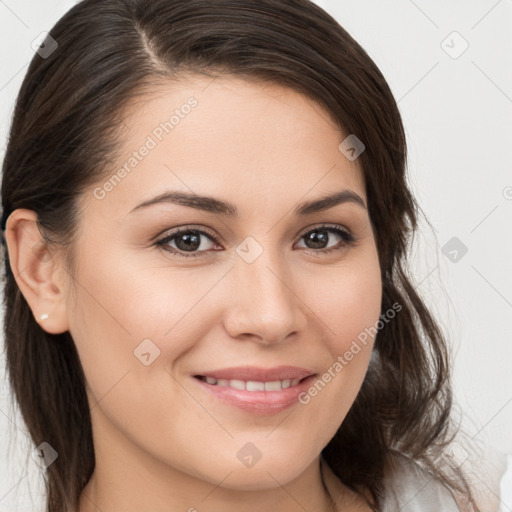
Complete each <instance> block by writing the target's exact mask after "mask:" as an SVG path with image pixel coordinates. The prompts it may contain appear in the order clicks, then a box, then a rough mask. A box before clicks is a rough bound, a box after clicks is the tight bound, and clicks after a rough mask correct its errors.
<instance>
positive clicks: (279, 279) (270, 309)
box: [229, 237, 304, 343]
mask: <svg viewBox="0 0 512 512" xmlns="http://www.w3.org/2000/svg"><path fill="white" fill-rule="evenodd" d="M270 238H271V237H266V238H265V240H266V241H267V242H266V243H265V245H264V243H260V242H259V241H257V240H256V239H255V238H253V237H247V238H246V239H245V240H244V241H243V242H242V243H241V244H240V245H239V246H238V247H237V248H236V252H237V257H236V258H235V263H234V269H233V276H232V286H233V287H234V289H233V290H232V294H233V296H234V297H235V298H236V301H235V307H234V308H232V311H231V315H230V322H229V328H230V329H231V334H232V335H233V336H236V335H239V334H255V335H258V336H259V337H261V339H262V340H264V341H266V342H267V343H270V342H278V341H279V340H281V339H284V338H285V337H286V336H287V335H288V334H290V333H291V332H294V331H297V330H301V329H302V328H303V327H304V324H303V321H301V319H302V320H303V317H302V313H301V308H300V304H299V303H300V301H299V300H298V298H297V296H296V294H295V292H294V283H293V278H292V273H291V272H290V267H288V266H287V264H286V262H285V261H284V259H283V257H282V255H281V254H280V252H279V249H278V248H276V247H270V242H269V240H270Z"/></svg>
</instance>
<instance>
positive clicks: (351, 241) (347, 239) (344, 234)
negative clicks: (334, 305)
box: [155, 225, 357, 258]
mask: <svg viewBox="0 0 512 512" xmlns="http://www.w3.org/2000/svg"><path fill="white" fill-rule="evenodd" d="M314 231H327V232H329V233H335V234H337V235H339V236H340V238H341V239H342V241H343V242H342V244H341V246H339V247H331V248H329V249H318V250H315V249H306V250H308V251H311V252H314V253H321V254H328V253H331V252H333V251H340V250H342V249H344V248H345V247H350V246H354V245H355V244H356V242H357V240H356V238H355V237H354V236H353V235H352V234H351V233H349V232H348V231H346V230H345V229H343V228H342V227H341V226H326V225H320V226H316V227H314V228H313V229H310V230H309V231H306V232H305V233H304V234H303V235H301V237H300V239H302V238H304V237H305V236H306V235H308V234H309V233H312V232H314ZM191 232H193V233H195V234H200V235H205V236H207V237H208V238H210V239H211V240H212V241H213V242H214V243H216V244H217V245H219V242H218V240H217V237H216V236H215V235H214V234H213V233H211V232H209V231H207V230H203V229H196V228H191V227H188V226H186V227H184V228H179V229H177V230H176V231H173V232H172V233H170V234H168V235H167V236H165V237H164V238H161V239H160V240H157V241H156V242H155V245H156V246H158V247H159V248H161V249H163V250H164V251H166V252H170V253H172V254H175V255H177V256H182V257H184V258H194V257H196V256H200V255H201V254H203V253H205V252H208V251H196V252H190V253H189V254H186V253H184V252H183V251H180V250H179V249H178V250H177V249H173V248H169V247H168V246H167V245H166V244H167V243H168V242H170V241H171V240H173V239H174V238H176V237H179V236H180V235H183V234H185V233H191Z"/></svg>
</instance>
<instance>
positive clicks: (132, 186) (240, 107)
mask: <svg viewBox="0 0 512 512" xmlns="http://www.w3.org/2000/svg"><path fill="white" fill-rule="evenodd" d="M346 135H347V134H344V133H342V132H341V131H340V130H339V129H338V127H337V125H336V124H335V123H334V122H333V120H332V118H331V117H330V114H329V113H328V112H327V111H325V110H324V109H323V108H322V107H321V106H320V105H318V104H317V103H316V102H313V101H312V100H310V99H308V98H307V97H305V96H304V95H301V94H299V93H298V92H296V91H294V90H292V89H289V88H286V87H283V86H280V85H277V84H274V83H268V82H265V83H263V82H262V81H246V80H243V79H241V78H236V77H235V78H234V77H225V76H222V77H218V78H216V79H212V78H209V77H203V76H197V75H194V76H189V77H185V78H184V79H181V80H180V81H179V82H172V83H171V82H169V83H168V84H166V83H163V84H158V85H156V86H155V87H154V88H153V89H152V90H150V91H148V92H147V93H146V94H145V95H144V96H139V97H138V98H137V99H136V100H135V101H133V102H132V103H130V104H129V105H128V108H127V109H126V111H125V112H124V120H123V126H122V128H121V130H120V143H121V151H120V153H119V158H118V161H117V162H116V163H115V165H114V166H112V167H110V169H109V172H107V173H106V175H105V177H104V178H103V179H102V180H101V182H99V183H98V184H97V185H96V187H98V186H99V187H101V188H102V190H105V191H106V193H105V197H104V199H102V200H101V201H98V200H96V201H95V200H94V196H93V195H92V194H91V193H89V194H88V195H87V197H85V198H84V199H85V201H86V203H87V205H88V206H92V207H93V209H97V208H99V209H103V210H110V214H112V211H113V210H115V211H116V214H117V215H119V216H125V215H126V214H127V213H128V212H129V211H130V210H131V209H132V208H133V207H134V206H135V204H138V203H140V202H142V201H144V200H146V199H149V198H150V197H152V196H154V195H157V194H159V193H162V192H164V191H166V190H182V191H187V192H195V193H202V194H208V195H212V196H216V197H219V198H227V196H229V201H230V202H235V203H240V209H241V210H242V213H243V208H244V205H246V206H247V208H250V209H253V208H254V207H258V209H259V210H260V211H261V210H263V209H269V211H270V210H273V209H274V208H273V207H274V206H281V208H282V207H283V205H284V204H288V203H289V204H292V203H296V202H297V201H298V200H299V199H300V198H303V199H309V198H314V197H319V196H323V195H325V194H326V192H333V191H338V190H342V189H345V188H349V189H351V190H354V191H356V192H357V193H358V194H359V195H361V197H363V198H364V199H365V200H366V196H365V189H364V179H363V174H362V170H361V168H360V166H359V164H358V161H357V160H356V161H350V160H349V159H347V158H346V157H345V155H344V154H343V153H342V152H341V151H340V150H339V145H340V143H341V142H342V140H343V139H344V138H345V137H346ZM237 197H238V198H239V199H238V200H237ZM94 203H96V204H94Z"/></svg>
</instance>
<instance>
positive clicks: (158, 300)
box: [6, 76, 382, 512]
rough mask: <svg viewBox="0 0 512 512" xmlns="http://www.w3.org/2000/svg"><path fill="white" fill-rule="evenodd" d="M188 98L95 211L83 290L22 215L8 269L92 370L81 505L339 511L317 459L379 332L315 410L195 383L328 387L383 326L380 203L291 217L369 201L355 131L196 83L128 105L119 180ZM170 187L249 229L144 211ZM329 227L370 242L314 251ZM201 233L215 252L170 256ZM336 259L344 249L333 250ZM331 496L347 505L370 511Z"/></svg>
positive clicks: (297, 107)
mask: <svg viewBox="0 0 512 512" xmlns="http://www.w3.org/2000/svg"><path fill="white" fill-rule="evenodd" d="M191 96H193V97H194V98H196V99H197V101H198V104H197V106H196V107H195V108H194V109H192V111H191V112H190V114H189V115H187V116H186V117H184V118H183V119H181V120H180V123H179V124H178V125H177V126H176V127H175V128H174V129H173V130H172V132H170V133H169V134H166V135H165V136H164V137H163V139H162V141H160V142H159V143H158V145H157V146H156V147H155V148H154V149H152V150H151V151H150V152H149V154H148V155H147V156H146V157H145V158H144V159H143V160H142V161H140V162H139V163H138V165H137V166H136V167H135V168H134V169H133V170H132V171H131V172H130V173H129V174H127V175H126V177H124V179H123V180H121V182H120V183H118V184H117V185H116V186H115V187H114V188H113V190H111V191H110V192H108V194H106V196H105V197H104V198H103V199H97V198H96V197H95V196H94V194H93V188H91V189H90V190H89V191H88V192H86V193H84V194H83V196H82V197H81V198H80V201H81V205H82V206H83V210H82V212H81V217H80V220H79V225H78V229H79V236H78V239H77V246H76V249H77V255H78V256H77V258H78V259H77V266H76V269H74V270H75V273H74V274H73V278H71V276H70V274H69V273H68V269H66V267H65V265H64V259H63V253H62V251H54V250H53V249H52V248H49V247H48V248H45V247H43V246H41V244H40V243H38V242H39V241H40V239H41V237H40V233H39V231H38V230H37V226H36V223H35V220H36V218H37V217H36V214H35V213H34V212H33V211H30V210H25V209H19V210H16V211H15V212H13V213H12V214H11V216H10V217H9V219H8V222H7V232H6V239H7V244H8V249H9V258H10V263H11V268H13V271H14V273H15V276H16V281H17V283H18V285H19V287H20V289H21V291H22V293H23V295H24V296H25V298H26V299H27V301H28V303H29V305H30V307H31V309H32V312H33V314H34V317H35V318H36V320H37V321H38V322H39V323H40V325H41V327H42V328H43V329H45V330H46V331H48V332H51V333H61V332H65V331H66V330H69V331H70V333H71V335H72V337H73V339H74V341H75V343H76V346H77V349H78V353H79V357H80V360H81V363H82V365H83V368H84V372H85V375H86V379H87V393H88V397H89V403H90V407H91V416H92V424H93V437H94V446H95V453H96V467H95V471H94V474H93V477H92V478H91V480H90V481H89V483H88V485H87V486H86V488H85V489H84V492H83V493H82V497H81V501H80V508H79V510H80V512H89V511H97V510H102V511H104V512H107V511H108V512H112V511H123V512H131V511H140V510H151V511H152V512H160V511H162V512H163V511H164V510H165V511H166V512H168V511H169V510H173V511H174V510H176V511H178V510H179V511H190V512H193V511H194V510H197V511H199V512H203V511H208V512H232V511H235V510H236V511H237V512H240V510H243V511H247V512H255V511H259V510H280V511H282V512H298V511H303V510H319V511H329V510H332V509H331V506H330V504H329V499H328V496H327V495H326V493H325V490H324V489H323V486H322V483H321V477H320V466H319V455H320V452H321V450H322V449H323V448H324V447H325V446H326V445H327V443H328V442H329V440H330V439H331V438H332V437H333V435H334V434H335V432H336V431H337V429H338V428H339V426H340V424H341V423H342V422H343V420H344V418H345V416H346V414H347V412H348V410H349V408H350V407H351V405H352V403H353V401H354V399H355V397H356V396H357V393H358V391H359V389H360V386H361V384H362V381H363V379H364V376H365V373H366V370H367V367H368V363H369V358H370V354H371V349H372V346H373V339H372V338H369V339H368V344H367V345H366V346H363V347H362V350H361V351H360V352H359V353H358V354H357V355H355V356H354V358H353V359H352V360H351V361H350V362H349V363H348V364H347V365H346V366H344V367H343V370H342V371H340V372H339V373H337V374H336V377H335V378H333V379H332V380H331V382H329V384H328V385H326V386H325V387H324V389H322V390H321V391H320V392H319V393H318V394H317V396H315V397H314V398H312V399H311V401H310V402H309V403H308V404H304V405H303V404H299V403H297V404H295V405H293V406H291V407H290V408H288V409H286V410H284V411H282V412H279V413H275V414H271V415H267V416H259V415H256V414H253V413H251V412H247V411H243V410H241V409H238V408H235V407H233V406H231V405H228V404H225V403H223V402H221V401H219V400H218V399H217V398H215V397H213V396H212V395H210V393H207V392H205V391H204V390H203V389H202V388H201V387H200V385H199V383H198V382H197V381H196V380H195V379H193V378H192V375H193V374H196V373H201V372H205V371H207V370H213V369H219V368H224V367H228V366H239V365H245V364H251V365H255V366H263V367H267V368H268V367H274V366H277V365H281V364H289V365H295V366H300V367H305V368H308V369H312V370H314V371H315V372H317V373H318V374H319V375H320V376H321V375H322V374H323V373H324V372H326V371H327V370H328V369H329V368H330V367H332V366H333V364H334V362H335V361H336V359H337V357H338V356H340V355H343V354H344V353H345V352H346V351H347V350H349V348H350V346H351V343H352V342H353V340H355V339H356V338H357V336H358V335H359V334H360V333H361V332H362V331H364V329H365V328H367V327H369V326H373V325H375V323H376V322H377V321H378V319H379V315H380V313H381V309H380V308H381V298H382V297H381V287H382V283H381V279H380V269H379V262H378V255H377V248H376V243H375V238H374V232H373V229H372V225H371V222H370V219H369V215H368V210H367V209H366V208H364V207H361V206H359V205H357V204H354V203H350V202H346V203H343V204H338V205H336V206H334V207H332V208H330V209H328V210H326V211H324V212H320V213H315V214H312V215H310V216H307V217H298V216H296V215H294V213H293V209H294V208H295V207H296V206H297V204H298V203H300V202H303V201H309V200H314V199H318V198H320V197H323V196H325V195H327V194H331V193H333V192H336V191H341V190H344V189H350V190H352V191H354V192H356V193H357V194H359V195H360V196H361V198H363V200H364V203H365V204H366V194H365V186H364V179H363V174H362V170H361V168H360V166H359V162H358V160H357V159H356V160H355V161H350V160H348V159H347V158H346V157H345V156H344V155H343V154H342V153H341V152H340V151H339V149H338V146H339V144H340V142H341V141H342V140H343V139H344V138H345V137H346V136H347V134H343V133H342V132H340V130H339V129H338V128H337V127H336V125H335V123H334V122H333V120H332V119H330V117H329V115H328V113H327V112H326V111H325V110H323V109H322V108H321V107H320V106H319V105H317V104H315V103H313V102H312V101H311V100H308V99H307V98H305V97H304V96H302V95H300V94H298V93H296V92H294V91H292V90H290V89H287V88H283V87H280V86H278V85H275V84H268V83H267V84H262V83H258V82H248V81H243V80H241V79H238V78H232V77H220V78H217V79H216V80H214V81H213V82H212V80H211V79H206V78H204V77H197V76H191V77H189V79H188V80H182V81H180V82H179V83H174V84H173V85H172V87H169V86H167V87H163V86H161V85H160V86H155V88H154V89H153V90H152V91H151V94H149V93H148V94H146V96H145V97H144V98H142V101H141V100H140V99H139V100H138V101H137V102H135V103H133V104H132V108H131V110H130V111H127V112H126V114H127V115H126V116H125V119H124V122H125V125H126V127H124V126H123V131H122V132H121V133H122V142H123V149H122V151H121V153H120V158H119V161H118V162H117V167H114V168H112V172H111V173H110V174H108V175H107V178H108V177H110V176H111V175H112V173H113V172H115V170H116V169H118V168H119V167H120V166H122V165H123V163H124V162H125V161H126V160H127V159H128V158H129V156H130V155H131V154H132V152H133V151H135V150H137V149H138V148H140V146H141V145H142V144H144V142H145V140H146V137H147V136H148V135H149V134H151V133H152V131H153V130H154V128H155V126H158V124H159V123H160V122H162V121H164V120H166V119H168V117H169V116H168V115H166V113H167V112H172V111H173V110H174V109H176V108H179V107H180V106H181V105H183V104H185V103H186V101H187V99H188V98H189V97H191ZM103 184H104V181H102V182H101V183H99V186H102V185H103ZM164 190H177V191H184V192H191V191H193V192H195V193H197V194H203V195H209V196H213V197H216V198H218V199H221V200H224V201H229V202H231V203H233V204H234V205H236V207H237V209H238V211H239V217H238V218H229V217H227V216H223V215H220V214H212V213H208V212H204V211H200V210H196V209H194V208H191V207H187V206H182V205H177V204H171V203H167V204H158V205H154V206H151V207H148V208H143V209H139V210H136V211H135V212H133V213H130V211H131V210H132V209H133V208H134V207H135V206H136V205H138V204H139V203H141V202H142V201H144V200H147V199H149V198H152V197H154V196H156V195H158V194H159V193H161V192H163V191H164ZM324 224H325V225H327V227H333V226H336V225H340V226H341V227H342V228H343V229H345V230H347V231H349V232H350V233H351V234H352V235H353V236H354V237H355V238H356V244H355V245H353V246H349V245H346V244H344V242H343V239H341V238H340V236H339V235H337V234H336V233H333V232H328V233H327V235H326V236H328V239H327V240H326V242H325V243H324V246H321V245H319V246H315V245H312V244H311V243H309V245H308V240H307V239H306V238H305V237H304V235H305V234H306V233H309V232H311V231H313V230H314V229H315V228H317V229H318V227H321V226H322V225H324ZM185 225H193V227H194V228H196V229H206V230H209V231H211V232H213V233H214V234H215V235H216V237H217V240H218V243H217V242H215V241H212V240H211V239H210V238H208V237H207V236H205V235H201V246H200V247H199V248H198V249H197V248H196V249H194V250H195V251H196V252H201V251H203V252H202V253H200V255H199V256H197V257H189V258H186V257H185V256H178V255H173V254H171V253H169V252H166V251H165V249H163V248H162V247H158V246H155V245H154V244H155V241H156V240H155V239H156V237H158V238H160V239H162V238H164V236H167V234H170V233H171V231H172V230H174V229H175V228H177V227H180V226H185ZM159 235H160V236H159ZM249 236H250V237H253V238H254V239H255V240H256V241H257V243H258V244H259V246H260V247H261V249H262V251H263V252H262V253H261V254H260V255H259V257H258V258H257V259H255V261H253V262H252V263H250V264H249V263H247V261H245V260H244V259H243V258H242V257H240V256H239V254H238V253H237V252H236V248H237V247H238V246H239V245H240V244H241V243H242V241H244V240H245V239H246V238H247V237H249ZM179 242H180V241H179V240H178V239H177V238H175V239H174V240H173V241H172V242H168V244H167V246H168V247H169V246H171V247H172V248H174V249H175V250H178V247H181V248H183V247H184V244H182V245H177V244H179ZM326 246H327V248H331V247H338V249H337V250H333V251H331V252H330V253H324V254H322V252H325V250H326V249H325V247H326ZM36 247H37V248H38V250H35V248H36ZM196 247H197V246H196ZM316 247H319V248H316ZM216 249H217V250H216ZM181 253H182V254H183V253H185V251H183V250H182V251H181ZM43 313H48V315H49V318H48V319H46V320H40V315H41V314H43ZM147 338H149V339H151V340H152V342H153V343H154V344H155V345H156V346H157V347H158V348H159V350H160V355H159V356H158V357H157V358H156V359H155V360H154V361H153V362H152V363H151V364H150V365H147V366H146V365H144V364H142V363H141V361H140V360H139V359H138V358H137V357H134V350H135V349H136V348H137V347H138V345H139V344H140V343H141V342H142V340H144V339H147ZM77 442H78V440H77ZM249 442H250V443H253V444H254V445H255V446H256V447H257V448H258V450H259V451H260V452H261V455H262V456H261V459H260V460H259V461H258V462H257V463H256V464H255V465H254V466H252V467H250V468H248V467H246V466H245V465H244V464H242V463H241V462H240V460H239V459H238V457H237V452H238V451H239V450H240V449H241V448H242V447H244V445H246V443H249ZM56 463H58V459H57V462H56ZM335 485H337V489H336V492H337V493H339V496H340V497H339V501H338V506H340V507H341V506H343V507H345V508H344V510H369V509H368V508H365V507H364V506H363V505H362V500H361V499H360V498H357V497H356V496H355V495H354V494H353V493H352V492H351V491H349V490H348V488H346V487H345V486H344V485H343V484H342V483H341V482H339V481H338V482H337V483H336V484H335Z"/></svg>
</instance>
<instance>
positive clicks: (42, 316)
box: [39, 313, 48, 320]
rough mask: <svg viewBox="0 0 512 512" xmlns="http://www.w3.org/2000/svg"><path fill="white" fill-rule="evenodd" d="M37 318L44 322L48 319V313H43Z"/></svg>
mask: <svg viewBox="0 0 512 512" xmlns="http://www.w3.org/2000/svg"><path fill="white" fill-rule="evenodd" d="M39 318H40V319H41V320H46V319H47V318H48V313H43V314H42V315H41V316H40V317H39Z"/></svg>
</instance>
